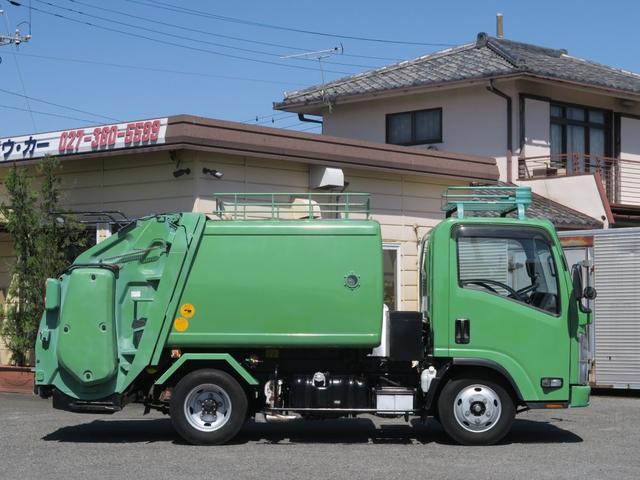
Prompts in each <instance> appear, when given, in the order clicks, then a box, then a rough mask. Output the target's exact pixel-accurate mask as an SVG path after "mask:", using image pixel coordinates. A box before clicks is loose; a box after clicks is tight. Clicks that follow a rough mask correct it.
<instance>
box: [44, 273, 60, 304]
mask: <svg viewBox="0 0 640 480" xmlns="http://www.w3.org/2000/svg"><path fill="white" fill-rule="evenodd" d="M44 308H45V310H57V309H58V308H60V280H58V279H57V278H47V283H46V295H45V300H44Z"/></svg>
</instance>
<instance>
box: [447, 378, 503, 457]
mask: <svg viewBox="0 0 640 480" xmlns="http://www.w3.org/2000/svg"><path fill="white" fill-rule="evenodd" d="M438 414H439V417H440V423H441V425H442V428H444V430H445V432H446V433H447V434H448V435H449V436H450V437H451V438H452V439H453V440H455V441H456V442H458V443H461V444H463V445H492V444H494V443H496V442H498V441H500V440H501V439H502V438H503V437H504V436H505V435H506V434H507V433H508V432H509V430H510V429H511V425H512V424H513V419H514V417H515V405H514V403H513V400H512V399H511V396H510V395H509V394H508V393H507V391H506V390H505V389H504V388H503V387H502V385H500V384H499V383H497V382H494V381H492V380H487V379H480V378H477V379H471V378H462V379H454V380H450V381H449V382H447V384H446V385H445V386H444V388H443V389H442V392H441V393H440V398H439V399H438Z"/></svg>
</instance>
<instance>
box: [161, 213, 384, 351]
mask: <svg viewBox="0 0 640 480" xmlns="http://www.w3.org/2000/svg"><path fill="white" fill-rule="evenodd" d="M351 275H353V276H354V277H352V279H353V278H355V279H356V280H355V282H356V285H354V286H351V287H350V286H348V285H347V283H348V282H347V279H348V277H349V276H351ZM179 303H180V305H181V306H182V305H185V304H189V305H193V307H194V312H195V313H193V314H192V316H190V317H186V316H184V315H182V314H181V312H180V310H179V309H178V310H177V311H176V313H175V317H176V318H178V317H185V318H184V320H179V321H178V322H177V323H176V324H174V327H173V329H172V331H171V334H170V335H169V339H168V345H169V346H175V347H187V346H191V347H207V348H208V347H225V346H229V347H231V346H274V347H275V346H277V347H287V346H317V347H339V346H351V347H372V346H376V345H378V344H379V343H380V332H381V322H382V313H381V312H382V248H381V237H380V226H379V224H378V223H376V222H373V221H349V222H344V221H321V222H319V221H295V222H259V221H246V222H242V221H236V222H209V223H208V225H207V227H206V229H205V232H204V236H203V238H202V241H201V244H200V248H199V250H198V254H197V258H196V259H195V261H194V264H193V267H192V269H191V272H190V274H189V277H188V280H187V283H186V285H185V289H184V292H183V294H182V297H181V300H180V302H179ZM176 327H177V328H176Z"/></svg>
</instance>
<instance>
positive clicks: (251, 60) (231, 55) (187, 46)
mask: <svg viewBox="0 0 640 480" xmlns="http://www.w3.org/2000/svg"><path fill="white" fill-rule="evenodd" d="M15 4H16V6H19V7H24V5H22V4H21V3H19V2H15ZM31 8H32V9H33V11H35V12H38V13H42V14H44V15H48V16H52V17H57V18H60V19H63V20H66V21H69V22H73V23H78V24H81V25H85V26H89V27H93V28H98V29H100V30H105V31H108V32H115V33H120V34H123V35H127V36H130V37H135V38H141V39H144V40H149V41H152V42H156V43H160V44H163V45H169V46H173V47H179V48H183V49H186V50H191V51H195V52H201V53H208V54H210V55H216V56H220V57H226V58H233V59H236V60H244V61H249V62H254V63H261V64H265V65H275V66H278V67H284V68H294V69H297V70H306V71H313V72H318V70H317V69H315V68H310V67H304V66H302V65H291V64H286V63H279V62H272V61H269V60H262V59H258V58H250V57H243V56H240V55H233V54H230V53H223V52H218V51H215V50H207V49H204V48H198V47H194V46H192V45H184V44H181V43H176V42H169V41H167V40H161V39H159V38H153V37H149V36H146V35H140V34H137V33H132V32H127V31H125V30H119V29H117V28H112V27H106V26H104V25H98V24H95V23H91V22H87V21H84V20H78V19H76V18H72V17H67V16H65V15H62V14H59V13H55V12H49V11H47V10H42V9H40V8H37V7H31ZM325 72H330V73H338V74H343V75H351V73H350V72H344V71H339V70H325Z"/></svg>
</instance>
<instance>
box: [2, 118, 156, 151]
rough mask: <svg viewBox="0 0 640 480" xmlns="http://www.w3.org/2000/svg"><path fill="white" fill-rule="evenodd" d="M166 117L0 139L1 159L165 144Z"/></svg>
mask: <svg viewBox="0 0 640 480" xmlns="http://www.w3.org/2000/svg"><path fill="white" fill-rule="evenodd" d="M167 123H168V119H167V118H154V119H151V120H141V121H136V122H127V123H117V124H112V125H100V126H97V127H88V128H76V129H73V130H62V131H59V132H49V133H38V134H34V135H23V136H20V137H9V138H0V162H18V161H22V160H31V159H34V158H41V157H44V156H45V155H51V156H54V155H55V156H63V155H72V154H76V153H92V152H104V151H111V150H120V149H124V148H134V147H146V146H150V145H159V144H162V143H165V136H166V134H167Z"/></svg>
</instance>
